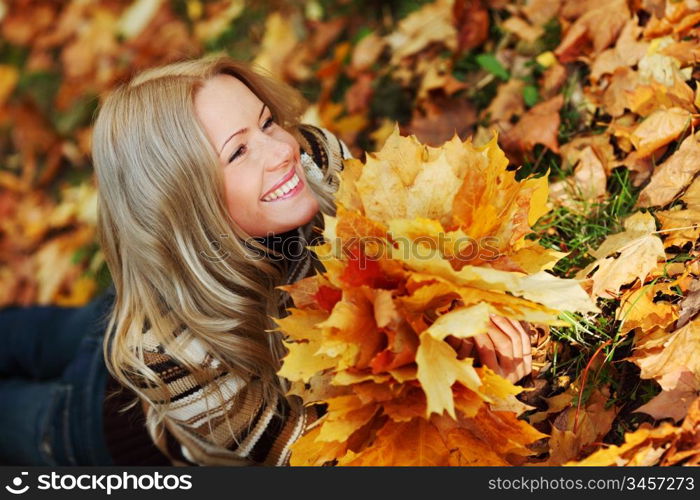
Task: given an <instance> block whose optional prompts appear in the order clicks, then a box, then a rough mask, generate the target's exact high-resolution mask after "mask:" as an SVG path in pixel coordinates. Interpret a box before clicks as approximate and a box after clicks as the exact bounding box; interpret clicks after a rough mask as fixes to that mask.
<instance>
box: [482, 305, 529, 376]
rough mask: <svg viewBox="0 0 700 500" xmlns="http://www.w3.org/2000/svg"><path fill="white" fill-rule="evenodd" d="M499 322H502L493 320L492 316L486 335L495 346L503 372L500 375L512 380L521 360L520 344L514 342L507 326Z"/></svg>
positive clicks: (516, 373) (517, 371)
mask: <svg viewBox="0 0 700 500" xmlns="http://www.w3.org/2000/svg"><path fill="white" fill-rule="evenodd" d="M501 324H503V323H500V322H497V321H494V318H492V320H491V324H490V325H489V329H488V336H489V338H490V339H491V340H492V341H493V345H494V347H495V348H496V356H497V358H498V361H499V364H500V366H501V370H502V372H503V373H502V375H503V376H504V377H505V378H507V379H508V380H510V381H511V382H514V381H515V380H518V379H517V378H515V377H516V376H517V375H518V373H519V366H518V364H519V362H520V361H521V360H522V357H521V356H520V354H521V353H520V351H522V345H520V343H519V342H518V343H516V342H515V340H514V337H515V335H514V334H513V333H512V332H511V331H510V328H509V326H503V327H501V326H500V325H501ZM518 340H519V339H518Z"/></svg>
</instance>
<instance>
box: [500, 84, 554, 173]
mask: <svg viewBox="0 0 700 500" xmlns="http://www.w3.org/2000/svg"><path fill="white" fill-rule="evenodd" d="M563 105H564V96H562V95H561V94H559V95H557V96H556V97H553V98H552V99H549V100H548V101H544V102H541V103H539V104H537V105H536V106H534V107H533V108H532V109H530V110H529V111H528V112H527V113H525V114H524V115H523V116H522V117H521V118H520V121H518V123H517V124H516V125H515V126H514V127H513V128H512V129H510V130H509V131H508V132H506V133H505V134H504V135H503V137H502V139H501V143H502V144H503V148H504V149H505V150H506V151H507V152H508V154H509V157H511V158H512V159H513V161H514V162H516V163H518V160H517V159H519V158H521V157H522V156H523V155H526V154H528V153H530V152H531V151H532V149H533V147H534V146H535V144H542V145H543V146H546V147H547V148H549V149H551V150H552V151H554V152H555V153H558V152H559V140H558V135H559V125H560V123H561V118H560V117H559V110H560V109H561V107H562V106H563Z"/></svg>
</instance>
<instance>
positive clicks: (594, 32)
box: [554, 0, 630, 63]
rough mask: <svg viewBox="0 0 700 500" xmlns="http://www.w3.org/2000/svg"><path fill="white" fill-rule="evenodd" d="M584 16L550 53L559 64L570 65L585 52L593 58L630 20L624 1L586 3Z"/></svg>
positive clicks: (610, 42)
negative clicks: (569, 63)
mask: <svg viewBox="0 0 700 500" xmlns="http://www.w3.org/2000/svg"><path fill="white" fill-rule="evenodd" d="M588 4H594V5H586V4H584V3H580V5H581V6H583V5H586V6H585V8H586V10H585V11H584V13H583V14H582V15H581V17H579V18H578V19H576V21H574V23H573V24H572V25H571V26H570V27H569V29H568V30H567V31H566V33H565V34H564V37H563V39H562V41H561V43H560V44H559V46H558V47H557V48H556V50H555V51H554V53H555V54H556V56H557V58H558V59H559V61H560V62H562V63H566V62H572V61H575V60H576V59H577V58H578V57H579V56H581V55H585V54H586V53H587V52H588V51H589V50H590V51H591V52H592V53H593V54H594V55H595V54H600V53H601V52H602V51H603V50H605V49H606V48H608V47H609V46H610V45H612V44H613V43H614V42H615V40H616V39H617V37H618V35H619V34H620V31H621V30H622V28H623V27H624V26H625V24H626V23H627V22H628V20H629V19H630V11H629V7H628V6H627V2H626V1H625V0H608V1H604V2H588Z"/></svg>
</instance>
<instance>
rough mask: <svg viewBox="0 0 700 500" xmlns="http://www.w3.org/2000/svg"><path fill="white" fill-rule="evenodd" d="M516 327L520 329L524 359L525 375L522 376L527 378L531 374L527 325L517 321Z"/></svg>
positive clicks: (530, 345) (530, 347) (530, 350)
mask: <svg viewBox="0 0 700 500" xmlns="http://www.w3.org/2000/svg"><path fill="white" fill-rule="evenodd" d="M517 325H518V326H519V327H520V331H521V332H522V338H523V357H524V359H525V375H523V376H527V375H530V373H532V343H531V341H530V334H529V332H528V330H529V327H528V326H527V324H523V323H522V322H521V321H518V322H517Z"/></svg>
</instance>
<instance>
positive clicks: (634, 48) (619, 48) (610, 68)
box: [591, 18, 649, 82]
mask: <svg viewBox="0 0 700 500" xmlns="http://www.w3.org/2000/svg"><path fill="white" fill-rule="evenodd" d="M641 34H642V28H641V27H640V26H639V24H638V22H637V19H635V18H632V19H630V20H628V21H627V23H626V24H625V27H624V28H622V31H621V32H620V37H619V38H618V39H617V42H616V44H615V47H614V48H612V49H608V50H606V51H604V52H603V53H601V54H600V55H599V56H598V57H596V59H595V60H594V61H593V64H591V80H592V81H593V82H596V81H597V80H598V79H599V78H600V77H601V76H603V75H604V74H608V73H614V72H615V70H617V69H618V68H620V67H627V68H629V67H631V66H634V65H635V64H637V63H638V62H639V60H640V59H641V58H642V57H643V56H644V55H645V53H646V51H647V47H648V45H649V42H645V41H640V40H639V38H640V36H641Z"/></svg>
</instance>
